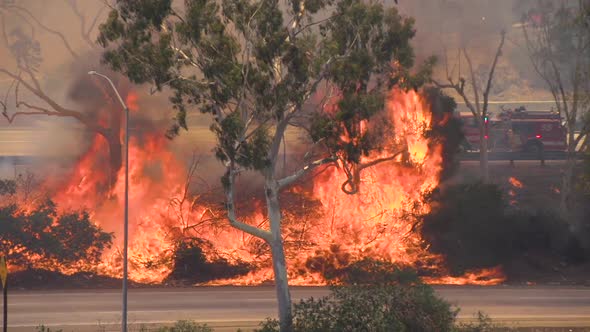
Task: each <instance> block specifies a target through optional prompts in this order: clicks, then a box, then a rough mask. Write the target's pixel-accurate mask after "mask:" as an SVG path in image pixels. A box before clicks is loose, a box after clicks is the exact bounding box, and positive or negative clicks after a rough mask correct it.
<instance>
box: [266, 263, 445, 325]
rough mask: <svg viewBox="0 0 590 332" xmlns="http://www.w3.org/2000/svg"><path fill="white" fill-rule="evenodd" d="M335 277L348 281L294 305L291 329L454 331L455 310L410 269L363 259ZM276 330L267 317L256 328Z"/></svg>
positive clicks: (274, 321)
mask: <svg viewBox="0 0 590 332" xmlns="http://www.w3.org/2000/svg"><path fill="white" fill-rule="evenodd" d="M338 280H339V281H341V282H346V283H350V284H351V285H345V286H333V287H332V292H331V294H330V295H329V296H327V297H323V298H320V299H314V298H311V299H308V300H302V301H301V302H299V303H297V304H295V305H294V306H293V325H294V331H295V332H329V331H338V332H347V331H349V332H353V331H375V332H380V331H383V332H386V331H387V332H389V331H400V332H405V331H408V332H410V331H411V332H420V331H424V332H426V331H440V332H445V331H453V325H454V322H455V317H456V314H457V311H456V310H453V309H452V308H451V306H450V304H448V303H447V302H445V301H444V300H442V299H440V298H438V297H437V296H436V295H435V293H434V290H433V289H432V287H430V286H428V285H425V284H422V283H421V282H420V280H419V279H418V278H417V277H416V275H415V273H409V272H408V271H407V270H398V269H397V268H395V267H394V266H393V265H391V264H389V263H385V262H379V261H371V260H363V261H360V262H357V263H354V264H351V265H350V266H349V267H347V268H346V273H342V274H340V279H338ZM278 330H279V329H278V322H277V321H276V320H267V321H265V322H264V323H262V325H261V328H260V329H259V330H257V331H258V332H273V331H278Z"/></svg>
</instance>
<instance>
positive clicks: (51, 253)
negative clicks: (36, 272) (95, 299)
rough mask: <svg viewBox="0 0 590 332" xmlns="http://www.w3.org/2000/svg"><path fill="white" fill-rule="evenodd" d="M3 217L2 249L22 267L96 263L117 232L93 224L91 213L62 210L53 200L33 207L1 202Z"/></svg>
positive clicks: (13, 262) (1, 227)
mask: <svg viewBox="0 0 590 332" xmlns="http://www.w3.org/2000/svg"><path fill="white" fill-rule="evenodd" d="M0 220H1V221H2V222H0V234H2V236H1V237H0V252H2V253H3V254H5V255H6V256H7V259H8V260H9V261H10V263H11V264H14V265H17V266H20V267H25V268H33V267H35V268H46V269H50V270H51V269H56V268H59V267H69V266H72V265H76V264H81V266H85V267H93V266H96V265H97V264H98V263H99V262H100V258H101V255H102V253H103V251H104V250H105V249H107V248H110V246H111V244H112V238H113V235H112V234H111V233H106V232H104V231H103V230H102V229H101V228H100V227H98V226H96V225H95V224H93V223H92V222H91V221H90V218H89V216H88V213H86V212H65V213H62V214H59V213H58V211H57V207H56V206H55V205H54V204H53V203H52V202H51V201H47V202H45V203H44V204H41V205H39V206H38V207H35V208H34V209H32V210H31V211H22V210H21V209H19V207H18V206H17V205H14V204H11V205H8V206H0Z"/></svg>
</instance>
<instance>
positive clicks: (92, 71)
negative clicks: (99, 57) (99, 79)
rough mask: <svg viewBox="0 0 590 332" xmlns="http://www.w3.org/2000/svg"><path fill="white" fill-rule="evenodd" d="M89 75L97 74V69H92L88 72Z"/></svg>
mask: <svg viewBox="0 0 590 332" xmlns="http://www.w3.org/2000/svg"><path fill="white" fill-rule="evenodd" d="M88 75H96V71H94V70H91V71H89V72H88Z"/></svg>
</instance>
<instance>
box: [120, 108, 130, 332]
mask: <svg viewBox="0 0 590 332" xmlns="http://www.w3.org/2000/svg"><path fill="white" fill-rule="evenodd" d="M123 106H125V104H123ZM123 234H124V235H123V248H124V249H123V317H122V320H121V325H122V326H121V331H123V332H127V276H128V270H127V265H128V259H127V249H128V247H129V108H127V106H125V226H124V232H123Z"/></svg>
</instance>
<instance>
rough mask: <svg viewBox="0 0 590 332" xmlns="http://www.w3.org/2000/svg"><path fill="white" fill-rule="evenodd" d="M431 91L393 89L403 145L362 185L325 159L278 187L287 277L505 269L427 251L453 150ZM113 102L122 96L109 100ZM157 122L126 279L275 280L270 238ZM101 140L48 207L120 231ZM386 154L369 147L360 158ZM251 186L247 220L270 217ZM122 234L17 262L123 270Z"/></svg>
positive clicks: (494, 276) (55, 187)
mask: <svg viewBox="0 0 590 332" xmlns="http://www.w3.org/2000/svg"><path fill="white" fill-rule="evenodd" d="M425 95H427V96H428V97H423V96H421V95H420V94H419V93H417V92H414V91H409V92H403V91H401V90H397V89H395V90H392V91H391V93H390V94H389V96H388V97H387V103H386V109H385V112H384V119H385V120H386V121H388V122H390V123H392V125H393V126H394V127H395V128H400V132H399V133H398V134H397V135H396V137H395V140H396V141H395V142H384V143H385V144H392V143H395V144H398V145H399V144H403V145H406V146H407V151H406V152H405V153H404V154H403V155H399V156H398V157H396V159H395V160H392V161H391V162H383V163H380V164H377V165H375V166H372V167H370V168H367V169H366V170H364V172H363V173H362V175H361V177H360V184H361V185H360V187H359V188H360V190H359V193H357V194H356V195H348V194H346V193H344V192H343V191H342V190H340V187H339V185H338V184H340V183H344V182H345V181H346V174H345V173H344V172H342V171H341V169H340V168H341V165H327V166H325V167H322V168H319V169H317V170H316V171H315V174H312V175H310V176H309V177H308V179H309V181H308V180H305V181H300V182H297V183H296V184H294V185H293V186H292V187H291V188H288V189H286V190H284V191H283V192H282V193H281V197H282V200H283V202H284V206H285V209H284V211H286V212H285V215H284V216H283V218H284V228H285V250H286V256H287V260H288V263H289V267H288V273H289V277H290V283H291V284H298V285H322V284H325V283H326V282H327V278H329V277H330V276H334V275H338V274H341V273H342V271H346V269H347V267H348V266H350V265H351V264H355V263H356V262H359V261H363V260H366V259H370V260H375V261H385V262H390V263H394V264H396V266H400V267H405V268H413V269H417V270H418V271H419V273H420V274H421V275H423V276H425V277H426V278H427V280H428V281H429V282H432V283H437V282H438V283H460V284H463V283H473V284H493V283H498V282H501V281H502V280H503V278H502V273H501V271H500V270H499V269H498V268H495V267H492V269H490V270H482V271H475V270H469V271H467V272H466V274H465V276H463V277H461V276H458V277H451V276H450V270H448V269H447V265H446V262H445V259H444V258H443V256H442V255H440V254H436V253H434V252H432V251H431V250H430V249H429V246H430V244H429V242H427V241H425V240H424V238H423V237H422V236H421V235H420V234H421V233H420V228H421V225H420V222H419V220H418V219H419V217H418V216H420V215H427V214H428V213H429V212H430V211H431V203H430V202H429V201H428V200H425V197H426V196H427V194H428V193H430V192H432V191H433V190H435V189H436V188H437V187H438V185H439V182H440V177H441V174H442V173H443V170H444V167H443V165H444V164H445V158H444V156H443V151H445V150H452V147H449V146H447V142H446V141H445V139H444V137H443V136H442V135H440V134H436V132H437V131H441V130H444V128H445V127H446V126H449V125H452V117H450V113H449V112H451V111H452V109H448V108H447V109H446V110H442V109H438V110H437V111H436V112H433V111H432V109H433V107H432V105H433V104H434V103H440V99H441V98H445V97H444V95H441V94H436V93H432V92H429V93H426V94H425ZM138 99H140V98H138V95H137V94H136V93H134V92H129V93H128V95H127V97H126V100H127V101H128V103H129V105H130V107H131V110H132V112H133V114H135V116H136V117H137V116H139V115H137V114H138V113H137V109H135V108H136V107H138V105H141V100H138ZM451 106H452V105H451ZM110 107H115V106H113V104H112V103H111V104H110ZM138 121H139V120H138ZM141 121H144V122H145V121H147V120H145V119H144V120H141ZM146 128H149V126H146ZM152 128H153V129H152V130H149V129H148V130H140V131H137V132H134V134H133V136H132V138H131V140H130V207H131V209H130V222H131V233H130V259H131V264H130V266H131V269H130V278H131V279H132V280H134V281H138V282H144V283H160V282H164V281H165V282H167V283H171V282H172V283H174V282H177V281H179V280H184V281H185V282H192V283H209V284H216V285H221V284H234V285H235V284H238V285H256V284H262V283H267V282H271V281H272V280H273V277H272V268H271V266H270V263H269V260H270V253H269V250H268V249H267V248H266V247H265V246H264V244H263V242H262V241H261V240H259V239H256V238H254V237H252V236H250V235H246V234H244V233H243V232H241V231H238V230H235V229H233V228H231V227H229V225H228V222H227V220H226V219H225V214H224V207H223V205H222V204H221V203H220V202H221V201H222V199H223V198H222V196H221V195H220V193H219V192H218V191H216V190H215V189H211V190H209V191H207V192H201V193H198V192H194V191H193V190H191V188H192V187H195V185H198V184H199V183H201V184H202V182H203V181H205V180H204V179H203V178H202V177H201V176H200V175H201V174H205V173H204V172H206V170H204V169H200V168H199V164H198V163H197V162H196V161H194V160H193V163H189V164H188V165H187V163H186V162H185V160H183V159H182V158H181V157H180V156H179V155H178V154H175V153H174V152H173V151H172V146H173V144H174V142H173V141H169V140H167V139H166V138H165V136H164V135H163V130H164V129H165V128H162V127H160V128H159V129H158V127H157V126H152ZM384 139H393V138H392V137H387V136H384ZM106 145H107V142H106V141H105V140H104V139H103V138H102V137H101V136H100V135H96V136H95V137H94V139H93V141H92V144H91V145H90V146H89V147H88V149H87V151H86V152H85V153H84V154H83V155H82V156H80V158H79V160H78V161H77V163H76V164H75V165H74V167H73V168H72V169H71V170H69V171H68V174H67V176H65V177H63V179H65V181H57V180H56V179H52V180H51V181H47V182H45V183H44V184H43V185H42V188H43V190H44V191H46V192H47V193H49V194H48V195H49V196H50V197H51V199H52V200H53V202H55V204H56V205H55V206H53V205H52V209H57V208H59V210H60V211H63V212H60V213H64V216H65V217H63V218H67V216H68V215H67V214H66V213H68V212H67V211H73V210H78V209H80V208H81V207H83V208H84V209H86V211H87V212H84V213H83V214H82V215H80V216H81V218H83V220H86V222H89V220H92V222H93V223H95V224H96V225H99V226H100V227H101V228H102V229H105V230H107V231H115V232H117V231H119V225H120V220H122V216H123V209H122V208H123V199H124V196H123V189H124V188H123V183H124V173H123V172H122V171H119V172H118V174H117V178H116V180H115V181H114V182H113V186H112V189H111V190H107V191H105V190H104V188H108V186H109V183H110V181H111V180H110V179H109V172H108V167H105V164H104V161H105V160H108V155H107V154H108V148H107V147H106ZM380 157H381V156H380V155H378V154H377V155H369V156H366V157H363V162H367V163H370V162H371V160H375V159H377V158H380ZM240 180H247V177H246V176H244V178H243V179H240ZM212 181H215V180H212ZM253 185H254V186H256V184H255V183H254V184H253ZM200 187H203V186H200ZM252 192H253V191H251V190H245V191H240V192H238V197H239V200H238V206H237V209H238V211H239V212H240V214H245V215H248V217H247V218H245V219H246V221H247V222H248V223H249V224H252V225H256V226H259V227H263V228H264V227H266V226H265V225H266V224H267V223H268V220H267V219H266V217H265V213H264V212H263V209H262V208H263V203H262V200H261V197H258V196H257V195H256V194H255V193H254V194H253V193H252ZM27 204H29V206H28V207H27V208H26V209H31V211H33V212H30V213H34V211H36V209H40V208H42V205H39V203H38V202H28V203H27ZM14 213H15V215H16V214H17V212H16V211H14ZM19 213H20V212H19ZM53 214H54V215H56V214H57V211H54V212H53ZM58 224H59V223H58ZM90 225H93V224H90ZM90 225H89V227H90ZM92 227H95V226H92ZM96 230H97V231H98V230H100V228H96ZM105 236H106V235H105ZM115 240H116V241H115V246H114V247H113V248H110V247H109V246H104V247H100V248H99V249H100V250H99V251H96V252H100V253H101V254H102V255H99V256H97V255H96V252H94V253H93V256H91V257H88V258H87V259H85V260H83V261H79V262H78V263H77V264H76V265H67V267H66V266H64V265H60V264H53V265H52V264H47V262H45V263H43V264H41V263H40V262H39V261H38V260H36V259H35V258H34V257H36V256H31V257H30V260H29V261H22V260H21V261H19V262H20V263H22V264H20V263H19V265H20V266H21V267H25V266H26V267H34V268H40V267H45V268H51V269H57V270H59V271H61V272H63V273H66V274H71V273H73V272H76V271H95V272H97V273H99V274H103V275H107V276H113V277H117V276H120V275H121V269H122V267H121V257H120V253H119V251H118V248H119V246H120V243H119V242H118V241H117V237H115ZM73 266H75V267H74V268H72V267H73Z"/></svg>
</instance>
